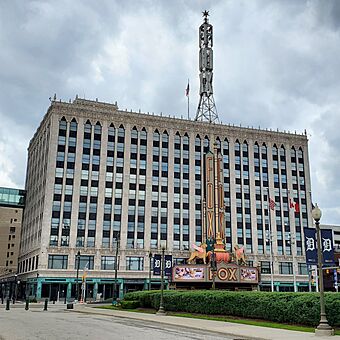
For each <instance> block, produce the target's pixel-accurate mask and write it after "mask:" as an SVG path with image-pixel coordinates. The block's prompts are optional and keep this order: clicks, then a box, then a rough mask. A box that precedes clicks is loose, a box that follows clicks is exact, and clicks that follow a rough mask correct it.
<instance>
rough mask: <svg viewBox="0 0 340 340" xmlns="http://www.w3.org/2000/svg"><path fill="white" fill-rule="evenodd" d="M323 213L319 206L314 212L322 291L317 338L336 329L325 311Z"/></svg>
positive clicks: (332, 332) (331, 333)
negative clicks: (322, 239)
mask: <svg viewBox="0 0 340 340" xmlns="http://www.w3.org/2000/svg"><path fill="white" fill-rule="evenodd" d="M321 216H322V213H321V210H320V209H319V207H318V205H317V204H315V207H314V208H313V210H312V217H313V219H314V221H315V228H316V237H317V242H318V267H319V289H320V323H319V326H318V327H317V328H316V329H315V335H317V336H327V335H328V336H329V335H334V329H333V328H332V327H331V326H330V325H329V324H328V321H327V318H326V311H325V295H324V287H323V273H322V262H323V261H322V260H323V258H322V248H321V232H320V219H321Z"/></svg>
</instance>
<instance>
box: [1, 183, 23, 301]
mask: <svg viewBox="0 0 340 340" xmlns="http://www.w3.org/2000/svg"><path fill="white" fill-rule="evenodd" d="M24 206H25V191H24V190H19V189H11V188H3V187H1V188H0V283H1V287H0V288H1V289H0V290H1V295H2V296H12V292H13V293H14V286H15V285H16V278H17V267H18V256H19V246H20V234H21V222H22V215H23V209H24ZM8 283H9V284H8Z"/></svg>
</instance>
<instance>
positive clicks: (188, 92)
mask: <svg viewBox="0 0 340 340" xmlns="http://www.w3.org/2000/svg"><path fill="white" fill-rule="evenodd" d="M187 97H188V119H190V112H189V97H190V89H189V78H188V86H187Z"/></svg>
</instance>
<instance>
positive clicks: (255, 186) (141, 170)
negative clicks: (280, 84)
mask: <svg viewBox="0 0 340 340" xmlns="http://www.w3.org/2000/svg"><path fill="white" fill-rule="evenodd" d="M215 143H216V145H217V148H218V151H219V152H220V153H221V155H222V157H223V176H224V179H223V181H224V203H225V244H226V248H227V249H232V247H233V246H234V245H236V244H237V245H243V246H244V247H245V249H246V254H247V260H248V262H249V263H250V264H251V265H254V266H259V267H260V269H261V270H260V271H261V289H269V288H270V277H271V275H270V260H269V259H270V257H269V252H270V248H271V247H270V241H269V240H270V239H271V240H272V251H273V262H274V281H275V282H274V284H275V287H276V289H277V290H285V289H288V290H291V289H292V287H293V275H292V274H293V272H294V273H295V274H296V275H295V279H296V281H297V286H299V287H300V288H299V289H300V290H303V289H305V288H304V287H307V288H308V276H307V275H306V274H307V271H306V266H305V257H304V245H303V227H307V226H311V225H312V218H311V214H310V213H309V212H310V211H311V201H310V190H311V187H310V172H309V160H308V141H307V137H306V135H304V134H296V133H295V134H292V133H286V132H278V131H269V130H260V129H254V128H243V127H235V126H230V125H222V124H212V123H205V122H198V121H196V122H195V121H191V120H185V119H178V118H170V117H164V116H157V115H150V114H141V113H135V112H127V111H121V110H119V109H118V106H117V104H107V103H100V102H98V101H90V100H83V99H78V98H76V99H75V100H74V101H73V102H72V103H65V102H57V101H52V103H51V106H50V107H49V109H48V111H47V113H46V115H45V116H44V118H43V120H42V122H41V124H40V126H39V128H38V129H37V132H36V133H35V135H34V137H33V138H32V140H31V142H30V145H29V148H28V166H27V177H26V190H27V200H26V202H27V204H26V209H25V214H24V221H23V230H22V238H21V249H20V258H19V265H18V273H19V275H20V278H21V279H22V281H23V282H27V288H26V289H27V290H28V294H31V295H32V294H34V295H36V296H37V297H50V298H56V297H59V298H62V297H63V296H65V295H67V297H71V296H74V294H75V286H76V285H75V282H76V275H77V274H76V269H77V261H76V254H77V252H78V251H80V254H81V256H80V266H79V267H80V274H79V276H81V275H83V274H85V275H86V276H87V278H86V280H87V283H88V284H87V287H88V291H87V294H88V295H90V296H94V297H96V295H97V294H98V293H101V294H102V297H104V298H106V297H110V296H112V287H113V282H114V268H115V259H116V256H115V253H116V249H115V247H116V245H117V239H118V238H119V239H120V246H119V251H118V261H117V266H118V267H119V268H118V281H119V288H120V292H121V294H123V293H124V292H126V291H129V290H134V289H141V288H143V287H147V285H148V277H149V269H150V263H151V261H150V258H151V256H152V254H154V253H159V249H160V247H161V246H165V247H166V249H167V252H168V253H171V254H172V255H173V258H174V261H175V262H176V263H181V262H184V261H185V260H186V259H187V258H188V257H189V250H190V248H191V244H193V243H195V244H197V245H199V244H200V243H201V242H202V241H203V239H202V225H203V223H202V200H203V191H204V176H203V175H204V174H203V159H204V155H205V154H206V153H207V152H208V151H209V150H211V149H213V145H214V144H215ZM269 200H273V201H274V202H275V205H274V209H273V210H272V209H269V208H268V201H269ZM292 202H293V204H291V203H292ZM296 203H297V204H296ZM291 207H298V209H296V208H295V209H291ZM269 217H270V218H269ZM85 267H86V268H88V270H86V272H85V271H83V269H84V268H85ZM83 272H84V273H83ZM152 280H153V282H154V284H157V282H158V279H157V278H154V277H153V278H152Z"/></svg>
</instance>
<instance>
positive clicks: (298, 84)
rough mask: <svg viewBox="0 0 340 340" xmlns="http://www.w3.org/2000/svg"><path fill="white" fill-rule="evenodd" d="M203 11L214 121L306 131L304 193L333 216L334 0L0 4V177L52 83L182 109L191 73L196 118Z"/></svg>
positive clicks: (16, 164)
mask: <svg viewBox="0 0 340 340" xmlns="http://www.w3.org/2000/svg"><path fill="white" fill-rule="evenodd" d="M204 9H208V10H210V14H211V19H210V20H211V22H212V24H213V25H214V38H215V40H214V62H215V74H214V89H215V100H216V104H217V109H218V112H219V114H220V118H221V120H222V121H223V122H225V123H229V122H230V123H234V124H237V125H238V124H240V123H241V124H242V125H243V126H248V125H250V126H255V127H258V126H259V125H260V126H261V127H264V128H273V129H276V128H279V129H280V130H291V131H294V130H297V131H298V132H302V131H303V130H304V129H307V131H308V133H309V138H310V161H311V171H312V184H313V198H314V200H315V201H317V202H318V203H319V205H320V206H321V207H323V208H324V210H325V214H324V218H323V220H324V222H325V223H326V222H329V223H339V220H340V205H339V204H338V203H337V202H339V201H340V192H339V189H338V188H339V185H337V178H338V176H337V174H338V173H339V171H340V162H339V161H338V158H337V157H334V155H336V154H337V150H338V145H339V144H338V142H339V140H338V137H337V130H338V127H339V119H340V118H339V117H340V115H339V107H340V102H339V101H340V100H339V93H340V81H339V80H338V72H337V71H338V70H339V68H340V64H339V63H340V58H339V54H340V47H339V46H340V33H339V22H340V21H339V15H340V3H339V2H338V1H335V0H334V1H321V0H315V1H313V0H311V1H307V0H306V1H293V0H289V1H270V2H268V1H264V0H258V1H251V2H249V1H245V0H244V1H192V2H189V1H181V0H175V1H171V2H170V1H152V0H149V1H141V2H136V1H132V0H131V1H109V0H107V1H100V2H99V3H95V2H93V1H90V0H74V1H72V2H70V1H66V0H64V1H58V2H55V1H25V2H22V1H3V2H1V4H0V42H1V46H2V53H1V54H0V89H1V91H0V119H1V122H2V124H1V126H0V178H1V179H0V185H10V186H23V185H24V178H25V170H26V165H25V162H26V147H27V145H28V142H29V139H30V138H31V136H33V133H34V131H35V129H36V127H37V126H38V124H39V122H40V120H41V118H42V116H43V114H44V113H45V112H46V109H47V107H48V105H49V101H48V97H50V96H51V95H53V94H54V93H55V92H56V93H57V95H58V98H62V99H63V100H68V98H74V96H75V94H79V95H80V96H81V97H83V96H84V95H85V96H86V97H87V98H91V99H94V98H96V97H98V98H99V99H100V100H103V101H107V102H114V101H116V100H117V101H118V105H119V106H120V108H123V109H124V108H127V109H130V108H131V109H133V110H138V109H139V108H140V109H141V110H142V111H150V112H155V113H160V112H163V114H171V115H176V116H181V115H183V117H186V98H185V96H184V90H185V87H186V83H187V79H188V78H190V85H191V95H190V102H191V106H190V110H191V115H192V116H194V114H195V111H196V107H197V102H198V33H197V29H198V26H199V25H200V23H201V21H202V19H201V11H202V10H204ZM13 126H14V127H15V129H13Z"/></svg>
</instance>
